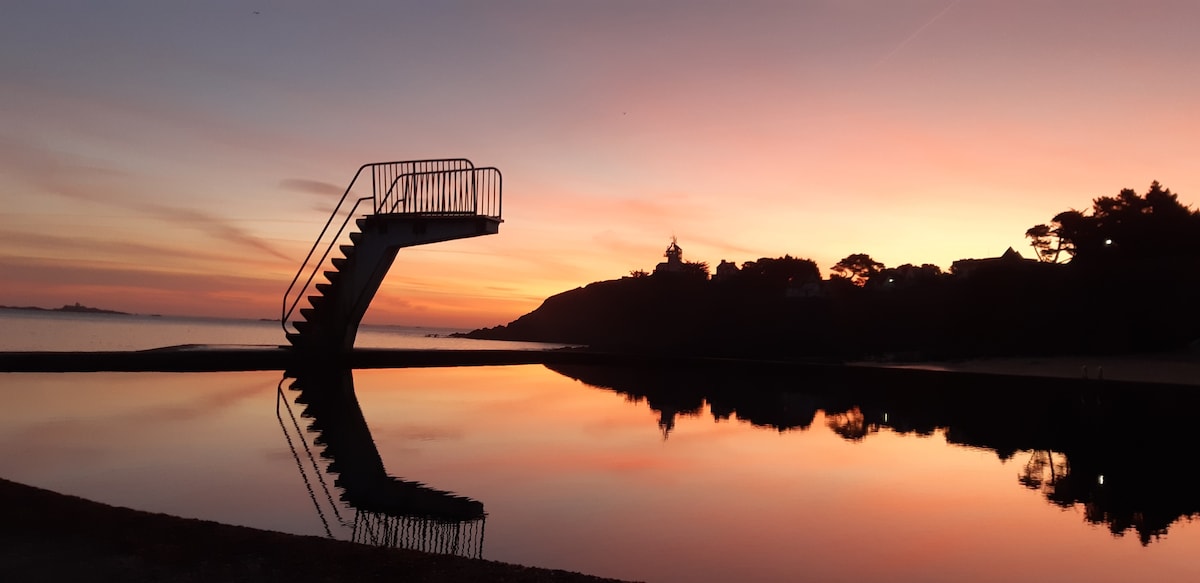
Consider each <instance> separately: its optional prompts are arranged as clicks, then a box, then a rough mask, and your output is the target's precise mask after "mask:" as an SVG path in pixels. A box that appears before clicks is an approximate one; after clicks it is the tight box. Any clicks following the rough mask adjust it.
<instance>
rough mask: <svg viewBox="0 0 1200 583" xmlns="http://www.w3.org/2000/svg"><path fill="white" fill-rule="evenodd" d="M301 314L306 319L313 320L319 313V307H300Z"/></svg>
mask: <svg viewBox="0 0 1200 583" xmlns="http://www.w3.org/2000/svg"><path fill="white" fill-rule="evenodd" d="M300 315H301V316H304V319H305V320H308V321H310V322H311V321H312V320H314V319H315V318H313V316H316V315H317V309H316V308H300Z"/></svg>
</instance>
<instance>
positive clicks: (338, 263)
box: [329, 257, 349, 271]
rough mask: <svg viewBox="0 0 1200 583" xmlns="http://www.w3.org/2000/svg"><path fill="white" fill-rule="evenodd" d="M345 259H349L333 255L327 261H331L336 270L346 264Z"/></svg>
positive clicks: (339, 269)
mask: <svg viewBox="0 0 1200 583" xmlns="http://www.w3.org/2000/svg"><path fill="white" fill-rule="evenodd" d="M347 261H349V259H346V258H344V257H334V258H333V259H331V260H330V261H329V262H330V263H332V264H333V266H334V267H335V268H337V270H338V271H341V270H342V267H344V266H345V265H346V262H347Z"/></svg>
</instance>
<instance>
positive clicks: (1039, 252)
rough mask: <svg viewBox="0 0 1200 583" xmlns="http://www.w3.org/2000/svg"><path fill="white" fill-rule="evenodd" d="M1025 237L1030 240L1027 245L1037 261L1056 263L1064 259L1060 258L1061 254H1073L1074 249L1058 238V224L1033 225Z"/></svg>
mask: <svg viewBox="0 0 1200 583" xmlns="http://www.w3.org/2000/svg"><path fill="white" fill-rule="evenodd" d="M1071 212H1074V211H1071ZM1025 236H1026V237H1028V238H1029V239H1032V242H1030V243H1029V244H1030V246H1032V247H1033V250H1034V255H1035V256H1036V257H1037V260H1038V261H1041V262H1044V263H1058V262H1060V261H1062V260H1064V259H1065V258H1064V257H1063V256H1062V254H1063V252H1066V253H1067V255H1073V254H1074V253H1075V248H1074V247H1072V246H1070V245H1069V244H1065V243H1066V242H1065V241H1064V240H1063V239H1062V238H1061V237H1059V236H1058V223H1055V226H1054V227H1051V226H1050V225H1046V224H1041V225H1034V226H1032V227H1030V228H1029V230H1027V231H1025Z"/></svg>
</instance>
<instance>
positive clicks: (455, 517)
mask: <svg viewBox="0 0 1200 583" xmlns="http://www.w3.org/2000/svg"><path fill="white" fill-rule="evenodd" d="M289 380H291V382H290V384H289V382H288V381H289ZM285 386H287V390H285V388H284V387H285ZM289 391H295V392H296V393H297V394H296V395H295V402H296V404H297V405H301V406H303V409H302V411H301V412H300V415H299V417H298V416H297V415H296V413H295V411H294V410H293V408H292V404H291V402H290V401H289V398H288V397H289V395H288V392H289ZM275 408H276V416H277V417H278V419H279V425H280V427H281V428H282V429H283V433H284V437H285V438H286V439H287V442H288V447H289V448H290V449H291V451H292V455H293V456H294V457H295V460H296V466H297V467H298V468H299V470H300V476H301V478H302V479H303V480H304V485H305V487H306V488H307V489H308V492H309V496H310V497H311V498H312V502H313V506H314V507H315V508H316V511H317V515H318V517H319V518H320V520H321V523H322V525H323V526H324V528H325V533H326V534H327V535H328V536H330V537H331V538H332V537H334V529H335V528H337V527H341V528H344V529H347V530H349V538H350V540H352V541H354V542H359V543H365V544H371V545H377V546H389V547H400V548H406V549H415V550H421V551H428V552H435V553H445V554H453V555H462V556H467V557H473V558H481V557H482V555H483V534H484V525H485V521H486V514H485V513H484V511H483V504H482V503H480V502H478V501H476V500H472V499H470V498H466V497H463V496H458V495H456V494H453V493H451V492H445V491H442V490H436V489H433V488H430V487H427V486H425V485H424V484H421V483H419V482H413V481H407V480H401V479H399V478H396V477H393V476H389V475H388V474H387V472H386V471H385V469H384V466H383V460H382V458H381V457H380V455H379V451H378V449H376V447H375V442H374V440H373V439H372V437H371V430H370V428H369V427H368V426H367V422H366V419H365V418H364V417H363V414H362V409H361V408H360V407H359V405H358V399H357V397H356V396H355V394H354V376H353V373H352V371H351V370H349V369H344V368H312V369H305V370H297V371H288V372H287V373H285V374H284V377H283V379H281V380H280V382H279V387H278V391H277V397H276V407H275ZM300 418H305V419H310V420H311V421H310V422H308V423H307V427H306V428H305V427H304V425H302V423H301V421H300ZM310 436H311V439H309V437H310ZM318 448H320V452H319V454H318V453H317V450H318ZM318 458H320V459H321V460H326V461H327V464H324V468H322V465H323V464H322V462H321V461H319V460H318ZM326 474H329V475H331V476H336V477H335V478H334V481H333V485H334V487H335V488H336V489H340V490H341V495H340V500H341V502H344V503H345V504H346V505H348V506H349V510H352V511H353V516H352V517H350V518H346V517H343V516H342V512H343V510H346V508H345V507H343V505H342V504H339V503H337V502H336V501H335V500H334V497H333V493H332V490H331V488H330V487H329V483H328V482H327V481H326V479H325V476H326ZM331 526H332V527H333V528H331Z"/></svg>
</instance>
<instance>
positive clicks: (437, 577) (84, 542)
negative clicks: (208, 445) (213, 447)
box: [0, 479, 613, 583]
mask: <svg viewBox="0 0 1200 583" xmlns="http://www.w3.org/2000/svg"><path fill="white" fill-rule="evenodd" d="M0 508H2V509H3V510H0V517H2V519H0V574H2V575H0V579H2V580H4V581H168V582H192V581H196V582H199V581H205V582H208V581H287V582H290V583H291V582H294V583H303V582H307V581H384V580H387V581H406V582H410V581H411V582H424V581H430V582H432V581H439V582H440V581H450V582H456V581H505V582H508V581H511V582H530V583H541V582H560V581H561V582H572V583H574V582H579V583H585V582H587V583H595V582H600V581H613V580H612V579H601V578H599V577H591V576H588V575H581V574H578V573H570V572H566V571H553V570H549V569H537V568H532V567H522V566H519V565H509V564H505V563H497V562H494V561H484V560H478V559H465V558H461V557H449V556H444V555H434V554H428V553H421V552H417V551H406V550H399V549H383V548H377V547H369V546H365V545H359V544H354V543H350V542H345V541H336V540H330V539H324V538H319V537H312V536H297V535H290V534H283V533H276V532H268V531H263V530H256V529H253V528H246V527H241V526H230V525H225V524H218V523H215V522H208V521H203V520H193V519H187V518H178V517H174V516H167V515H165V514H153V513H149V512H141V511H137V510H130V509H128V508H117V507H114V506H108V505H105V504H99V503H96V502H91V501H88V500H84V499H82V498H76V497H73V496H64V495H62V494H56V493H54V492H50V491H48V490H42V489H39V488H33V487H30V486H25V485H22V484H17V483H14V482H10V481H7V480H3V479H0Z"/></svg>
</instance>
